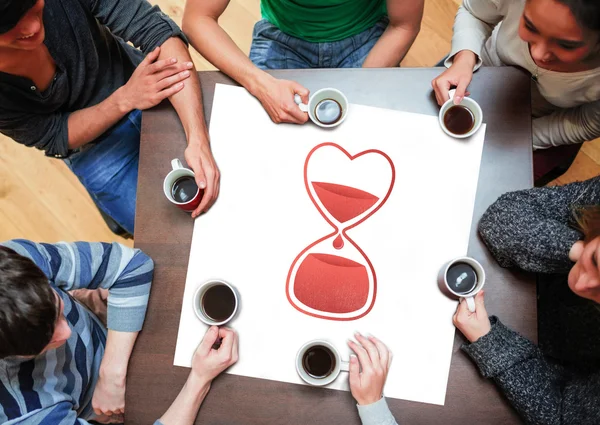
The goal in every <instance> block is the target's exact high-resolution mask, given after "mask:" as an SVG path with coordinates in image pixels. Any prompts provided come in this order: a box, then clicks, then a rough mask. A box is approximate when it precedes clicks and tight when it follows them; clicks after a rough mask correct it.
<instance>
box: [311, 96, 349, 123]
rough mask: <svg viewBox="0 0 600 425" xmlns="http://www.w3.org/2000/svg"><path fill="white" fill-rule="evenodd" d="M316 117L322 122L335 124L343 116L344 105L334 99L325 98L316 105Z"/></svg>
mask: <svg viewBox="0 0 600 425" xmlns="http://www.w3.org/2000/svg"><path fill="white" fill-rule="evenodd" d="M315 117H316V118H317V120H319V122H320V123H322V124H335V123H336V122H338V121H339V120H340V119H341V118H342V106H341V105H340V104H339V103H338V102H337V101H336V100H333V99H323V100H322V101H320V102H319V103H317V106H316V107H315Z"/></svg>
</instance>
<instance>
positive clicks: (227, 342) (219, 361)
mask: <svg viewBox="0 0 600 425" xmlns="http://www.w3.org/2000/svg"><path fill="white" fill-rule="evenodd" d="M219 338H221V345H220V346H219V348H218V349H217V350H215V349H213V348H212V347H213V345H214V344H215V343H216V342H217V341H218V340H219ZM237 361H238V336H237V334H236V333H235V331H234V330H232V329H229V328H218V327H217V326H211V327H210V328H209V329H208V331H206V334H205V335H204V338H202V341H201V342H200V344H199V345H198V348H196V352H195V353H194V357H193V358H192V374H194V376H195V378H197V379H198V381H199V382H202V383H204V384H205V385H209V384H210V383H211V382H212V380H213V379H215V378H216V377H217V376H218V375H219V374H220V373H221V372H223V371H224V370H225V369H227V368H228V367H230V366H231V365H233V364H234V363H235V362H237Z"/></svg>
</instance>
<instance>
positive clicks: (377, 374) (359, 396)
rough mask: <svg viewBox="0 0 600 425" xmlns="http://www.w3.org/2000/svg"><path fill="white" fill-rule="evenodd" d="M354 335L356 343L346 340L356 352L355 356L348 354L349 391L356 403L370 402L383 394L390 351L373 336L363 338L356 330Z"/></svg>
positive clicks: (373, 401) (390, 358) (390, 361)
mask: <svg viewBox="0 0 600 425" xmlns="http://www.w3.org/2000/svg"><path fill="white" fill-rule="evenodd" d="M354 337H355V338H356V340H357V341H358V344H357V343H355V342H354V341H348V346H349V347H350V348H351V349H352V351H354V352H355V353H356V356H354V355H352V356H350V371H349V372H350V392H351V393H352V396H353V397H354V398H355V399H356V402H357V403H358V404H360V405H366V404H372V403H375V402H377V401H379V400H380V399H381V397H382V395H383V387H384V385H385V381H386V379H387V375H388V371H389V369H390V365H391V364H392V352H391V351H390V350H389V349H388V348H387V347H386V346H385V344H384V343H383V342H381V341H379V340H378V339H377V338H375V337H374V336H370V337H368V338H365V337H364V336H362V335H361V334H359V333H358V332H357V333H356V334H354ZM357 356H358V358H357ZM361 368H362V371H361Z"/></svg>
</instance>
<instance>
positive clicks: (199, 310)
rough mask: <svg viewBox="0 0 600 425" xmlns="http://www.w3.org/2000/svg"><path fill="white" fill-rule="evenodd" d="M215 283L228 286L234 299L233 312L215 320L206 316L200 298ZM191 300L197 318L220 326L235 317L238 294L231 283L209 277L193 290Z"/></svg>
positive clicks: (215, 284) (238, 301)
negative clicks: (222, 318) (219, 319)
mask: <svg viewBox="0 0 600 425" xmlns="http://www.w3.org/2000/svg"><path fill="white" fill-rule="evenodd" d="M217 285H224V286H226V287H228V288H229V289H230V290H231V292H233V296H234V299H235V306H234V308H233V312H232V313H231V314H230V315H229V317H227V318H226V319H224V320H221V321H215V320H214V319H212V318H211V317H210V316H208V315H207V314H206V312H205V309H204V308H203V306H202V299H203V298H204V294H206V291H208V290H209V289H210V288H212V287H214V286H217ZM192 302H193V307H194V313H196V316H197V317H198V319H200V320H201V321H202V322H204V323H206V324H207V325H208V326H222V325H224V324H226V323H228V322H229V321H231V319H233V318H234V317H235V315H236V313H237V311H238V309H239V305H240V294H239V293H238V291H237V289H236V288H235V287H234V286H233V285H232V284H230V283H228V282H225V281H224V280H221V279H211V280H208V281H206V282H204V283H203V284H201V285H200V286H199V287H198V288H197V289H196V291H195V292H194V297H193V298H192Z"/></svg>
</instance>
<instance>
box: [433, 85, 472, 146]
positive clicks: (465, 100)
mask: <svg viewBox="0 0 600 425" xmlns="http://www.w3.org/2000/svg"><path fill="white" fill-rule="evenodd" d="M455 92H456V90H455V89H452V90H450V91H449V92H448V95H449V96H450V99H448V100H447V101H446V102H445V103H444V104H443V105H442V107H441V108H440V113H439V114H438V121H439V123H440V127H442V130H444V133H446V134H447V135H448V136H450V137H455V138H457V139H465V138H467V137H470V136H472V135H473V134H475V133H477V130H479V127H481V124H482V123H483V111H482V110H481V106H479V104H478V103H477V102H475V101H474V100H473V99H471V98H470V97H467V96H465V97H464V98H463V100H461V102H460V104H459V105H460V106H464V107H465V108H467V109H468V110H469V111H471V113H472V114H473V128H471V130H469V131H468V132H467V133H465V134H455V133H452V132H451V131H450V130H448V128H447V127H446V125H445V124H444V115H445V114H446V111H448V109H450V108H451V107H453V106H455V105H454V94H455Z"/></svg>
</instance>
